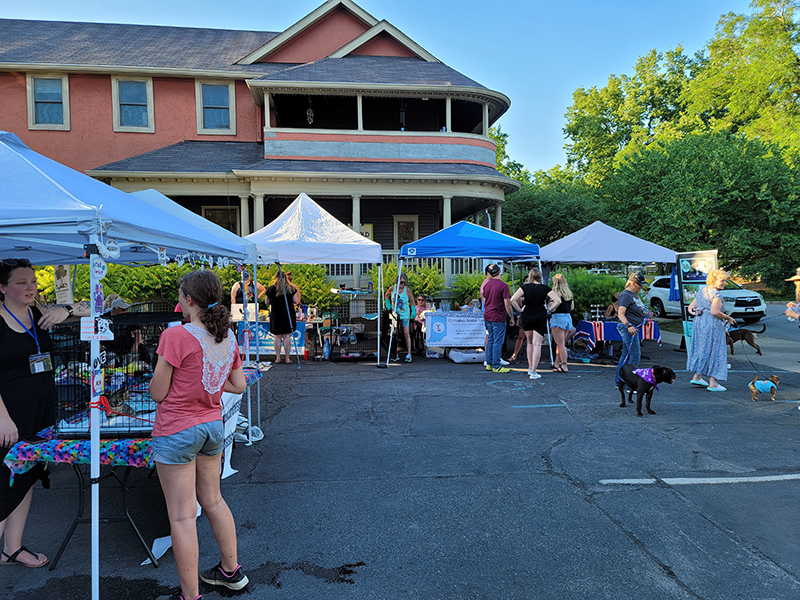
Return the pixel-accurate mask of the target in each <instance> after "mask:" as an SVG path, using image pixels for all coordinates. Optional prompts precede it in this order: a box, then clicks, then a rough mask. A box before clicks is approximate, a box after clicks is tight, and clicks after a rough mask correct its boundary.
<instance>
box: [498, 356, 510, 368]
mask: <svg viewBox="0 0 800 600" xmlns="http://www.w3.org/2000/svg"><path fill="white" fill-rule="evenodd" d="M510 364H511V363H510V362H508V361H507V360H503V359H502V358H501V359H500V366H501V367H507V366H508V365H510Z"/></svg>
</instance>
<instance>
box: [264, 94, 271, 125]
mask: <svg viewBox="0 0 800 600" xmlns="http://www.w3.org/2000/svg"><path fill="white" fill-rule="evenodd" d="M264 129H265V130H267V129H272V126H271V125H270V122H269V92H264Z"/></svg>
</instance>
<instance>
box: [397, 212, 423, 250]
mask: <svg viewBox="0 0 800 600" xmlns="http://www.w3.org/2000/svg"><path fill="white" fill-rule="evenodd" d="M418 239H419V215H394V249H395V250H400V248H402V247H403V246H405V245H406V244H410V243H411V242H414V241H416V240H418Z"/></svg>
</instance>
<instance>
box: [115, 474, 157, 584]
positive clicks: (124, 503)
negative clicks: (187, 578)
mask: <svg viewBox="0 0 800 600" xmlns="http://www.w3.org/2000/svg"><path fill="white" fill-rule="evenodd" d="M131 469H133V467H126V468H125V475H123V477H122V482H121V483H122V510H123V511H124V512H125V518H127V519H128V523H130V524H131V527H133V532H134V533H135V534H136V537H138V538H139V541H140V542H141V544H142V547H143V548H144V550H145V552H147V556H148V557H150V562H152V563H153V567H154V568H156V569H157V568H158V560H157V559H156V557H155V556H153V553H152V551H151V550H150V546H148V545H147V542H145V541H144V538H143V537H142V534H141V533H139V528H138V527H136V523H134V522H133V518H132V517H131V513H129V512H128V476H129V475H130V473H131ZM115 477H116V475H115ZM117 479H119V478H117Z"/></svg>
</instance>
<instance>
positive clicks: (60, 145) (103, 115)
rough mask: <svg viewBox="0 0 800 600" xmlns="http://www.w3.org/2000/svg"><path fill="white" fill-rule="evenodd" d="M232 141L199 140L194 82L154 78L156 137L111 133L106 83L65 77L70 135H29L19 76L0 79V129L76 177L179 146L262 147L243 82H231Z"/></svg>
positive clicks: (37, 132)
mask: <svg viewBox="0 0 800 600" xmlns="http://www.w3.org/2000/svg"><path fill="white" fill-rule="evenodd" d="M235 89H236V135H235V136H233V135H198V134H197V120H196V116H195V84H194V79H178V78H154V79H153V100H154V109H155V115H154V120H155V133H118V132H115V131H114V129H113V116H112V115H113V112H112V107H111V77H110V76H109V75H82V74H81V75H75V74H70V76H69V93H70V131H52V130H35V131H29V130H28V112H27V111H28V108H27V99H26V93H25V74H24V73H0V96H2V98H3V101H2V103H0V129H2V130H5V131H11V132H12V133H15V134H17V135H18V136H19V137H20V139H22V141H23V142H25V143H26V144H27V145H28V146H30V147H31V148H32V149H33V150H35V151H36V152H40V153H42V154H44V155H45V156H47V157H49V158H52V159H53V160H56V161H58V162H60V163H62V164H65V165H67V166H69V167H71V168H73V169H77V170H78V171H85V170H88V169H94V168H96V167H99V166H101V165H105V164H108V163H111V162H115V161H118V160H122V159H123V158H129V157H131V156H136V155H138V154H143V153H145V152H150V151H151V150H156V149H158V148H163V147H165V146H169V145H172V144H176V143H178V142H181V141H183V140H204V141H238V142H258V141H261V130H262V127H263V123H262V122H261V113H260V109H259V107H258V106H257V105H256V104H255V103H254V102H253V97H252V95H251V94H250V91H249V90H248V88H247V85H246V84H245V83H244V82H243V81H238V82H236V88H235Z"/></svg>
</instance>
